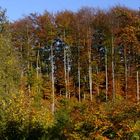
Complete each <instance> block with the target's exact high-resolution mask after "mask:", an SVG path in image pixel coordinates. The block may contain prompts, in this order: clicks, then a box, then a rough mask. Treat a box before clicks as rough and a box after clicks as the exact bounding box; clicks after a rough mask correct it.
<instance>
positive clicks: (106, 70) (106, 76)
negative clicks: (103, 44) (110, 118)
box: [105, 48, 108, 101]
mask: <svg viewBox="0 0 140 140" xmlns="http://www.w3.org/2000/svg"><path fill="white" fill-rule="evenodd" d="M105 80H106V91H105V93H106V95H105V96H106V101H107V99H108V65H107V48H105Z"/></svg>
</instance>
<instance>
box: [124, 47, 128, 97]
mask: <svg viewBox="0 0 140 140" xmlns="http://www.w3.org/2000/svg"><path fill="white" fill-rule="evenodd" d="M126 55H127V54H126V47H124V67H125V98H126V99H127V98H128V91H127V90H128V70H127V56H126Z"/></svg>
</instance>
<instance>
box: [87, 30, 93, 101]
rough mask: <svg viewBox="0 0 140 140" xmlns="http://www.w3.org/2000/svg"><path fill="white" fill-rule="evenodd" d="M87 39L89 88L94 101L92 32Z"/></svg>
mask: <svg viewBox="0 0 140 140" xmlns="http://www.w3.org/2000/svg"><path fill="white" fill-rule="evenodd" d="M89 31H90V30H89ZM87 39H88V60H89V68H88V71H89V89H90V100H91V101H92V65H91V42H90V33H89V34H87Z"/></svg>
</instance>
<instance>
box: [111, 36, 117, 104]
mask: <svg viewBox="0 0 140 140" xmlns="http://www.w3.org/2000/svg"><path fill="white" fill-rule="evenodd" d="M111 44H112V62H111V63H112V96H113V101H114V100H115V96H116V94H115V72H114V40H113V36H112V38H111Z"/></svg>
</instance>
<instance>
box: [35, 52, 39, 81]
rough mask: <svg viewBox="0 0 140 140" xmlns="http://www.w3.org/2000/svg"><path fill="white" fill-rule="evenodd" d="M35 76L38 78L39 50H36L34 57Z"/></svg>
mask: <svg viewBox="0 0 140 140" xmlns="http://www.w3.org/2000/svg"><path fill="white" fill-rule="evenodd" d="M36 78H37V79H38V78H39V50H37V58H36Z"/></svg>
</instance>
